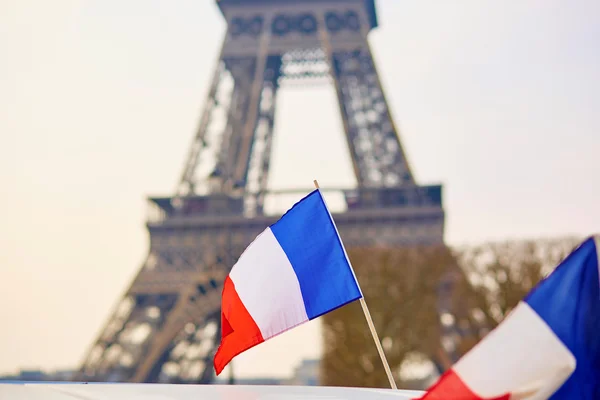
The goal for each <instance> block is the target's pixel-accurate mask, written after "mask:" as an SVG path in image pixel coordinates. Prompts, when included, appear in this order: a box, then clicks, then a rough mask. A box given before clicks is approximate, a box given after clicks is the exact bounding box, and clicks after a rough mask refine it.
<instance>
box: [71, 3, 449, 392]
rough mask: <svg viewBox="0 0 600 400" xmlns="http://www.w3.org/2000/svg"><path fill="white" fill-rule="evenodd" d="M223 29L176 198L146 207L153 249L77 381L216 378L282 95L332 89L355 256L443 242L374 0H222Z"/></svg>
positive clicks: (438, 210)
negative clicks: (229, 302)
mask: <svg viewBox="0 0 600 400" xmlns="http://www.w3.org/2000/svg"><path fill="white" fill-rule="evenodd" d="M218 5H219V7H220V9H221V11H222V13H223V15H224V17H225V19H226V21H227V32H226V35H225V39H224V41H223V46H222V48H221V52H220V55H219V59H218V62H217V65H216V68H215V72H214V77H213V79H212V84H211V86H210V89H209V93H208V96H207V99H206V104H205V108H204V111H203V113H202V116H201V120H200V124H199V128H198V130H197V133H196V135H195V136H194V139H193V142H192V145H191V147H190V151H189V155H188V157H187V160H186V162H185V166H184V169H183V173H182V176H181V179H180V181H179V184H178V186H177V189H176V193H175V195H174V196H172V197H165V198H150V199H149V202H150V205H151V207H152V209H153V214H152V216H151V217H150V219H149V221H148V223H147V228H148V231H149V234H150V249H149V253H148V256H147V258H146V260H145V262H144V263H143V266H142V268H141V270H140V271H139V273H138V275H137V276H136V278H135V279H134V281H133V282H132V284H131V286H130V287H129V288H128V289H127V291H126V292H125V294H124V296H123V298H122V299H121V301H120V303H119V304H118V306H117V307H116V309H115V310H114V312H113V315H112V317H111V318H110V319H109V321H108V322H107V323H106V325H105V326H104V328H103V330H102V331H101V333H100V335H99V337H98V338H97V339H96V341H95V342H94V344H93V346H92V347H91V349H90V350H89V352H88V353H87V354H86V356H85V359H84V361H83V363H82V365H81V368H80V370H79V373H78V374H77V376H76V377H75V378H76V379H77V380H87V381H129V382H172V383H209V382H212V381H213V380H214V373H213V368H212V357H213V355H214V352H215V351H216V347H217V346H218V342H219V336H220V335H219V331H220V319H219V317H220V295H221V286H222V282H223V280H224V278H225V277H226V275H227V274H228V272H229V270H230V268H231V267H232V265H233V264H234V263H235V260H236V259H237V258H238V257H239V255H240V254H241V252H242V251H243V250H244V249H245V248H246V246H247V245H248V244H249V243H250V242H251V241H252V240H253V239H254V237H256V235H258V234H259V233H260V232H261V231H262V230H264V229H265V227H266V226H268V225H269V224H271V223H273V222H274V221H275V220H276V218H277V216H274V215H267V214H266V213H265V210H264V204H265V198H266V196H267V195H269V193H270V192H268V190H267V178H268V173H269V167H270V160H271V145H272V142H273V134H274V130H273V126H274V118H275V106H276V98H277V93H278V91H279V90H280V89H281V88H282V87H283V86H285V85H286V84H290V83H291V82H295V81H302V82H305V81H306V80H313V81H314V80H317V81H318V80H325V81H328V82H330V83H331V84H333V86H334V88H335V92H336V94H337V99H338V102H339V109H340V112H341V115H342V121H343V127H344V133H345V137H346V140H347V144H348V150H349V152H350V154H351V159H352V165H353V170H354V174H355V175H356V180H357V187H356V188H354V189H352V190H347V191H343V194H344V199H345V202H346V206H347V207H346V211H344V212H342V213H335V214H334V218H335V219H336V222H337V224H338V228H339V230H340V234H341V236H342V238H343V240H344V242H345V244H346V246H348V247H352V246H369V245H390V246H397V245H411V244H434V245H435V244H443V231H444V211H443V208H442V193H441V186H418V185H417V184H416V183H415V180H414V177H413V174H412V173H411V170H410V167H409V164H408V161H407V158H406V156H405V154H404V151H403V148H402V145H401V143H400V140H399V136H398V131H397V129H396V128H395V125H394V121H393V119H392V117H391V113H390V110H389V107H388V105H387V102H386V99H385V96H384V92H383V88H382V86H381V82H380V79H379V76H378V74H377V69H376V66H375V62H374V60H373V56H372V53H371V49H370V47H369V43H368V40H367V36H368V33H369V32H370V31H371V30H372V29H373V28H374V27H376V26H377V18H376V14H375V4H374V0H370V1H368V0H294V1H285V0H221V1H219V2H218Z"/></svg>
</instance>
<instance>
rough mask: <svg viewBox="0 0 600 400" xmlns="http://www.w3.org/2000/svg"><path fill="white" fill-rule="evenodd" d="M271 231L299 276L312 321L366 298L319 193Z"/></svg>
mask: <svg viewBox="0 0 600 400" xmlns="http://www.w3.org/2000/svg"><path fill="white" fill-rule="evenodd" d="M270 228H271V231H272V232H273V235H274V236H275V238H276V239H277V241H278V242H279V245H280V246H281V248H282V249H283V251H284V252H285V254H286V255H287V257H288V259H289V261H290V263H291V264H292V267H293V268H294V272H295V273H296V276H297V277H298V281H299V282H300V290H301V292H302V297H303V299H304V306H305V308H306V314H307V315H308V318H309V319H314V318H317V317H319V316H320V315H323V314H325V313H327V312H330V311H332V310H334V309H336V308H338V307H341V306H343V305H345V304H347V303H349V302H352V301H354V300H357V299H360V298H361V297H362V296H361V292H360V289H359V287H358V283H357V282H356V279H355V277H354V273H353V272H352V269H351V266H350V264H349V262H348V259H347V258H346V255H345V252H344V249H343V247H342V243H341V240H340V238H339V236H338V234H337V231H336V229H335V226H334V225H333V221H332V219H331V216H330V214H329V211H328V210H327V208H326V206H325V202H324V201H323V198H322V196H321V193H320V191H319V190H315V191H313V192H311V193H310V194H309V195H308V196H306V197H305V198H303V199H302V200H300V201H299V202H298V203H296V204H295V205H294V207H292V208H291V209H290V210H289V211H288V212H287V213H285V214H284V216H283V217H281V219H280V220H279V221H277V222H276V223H275V224H273V225H271V227H270Z"/></svg>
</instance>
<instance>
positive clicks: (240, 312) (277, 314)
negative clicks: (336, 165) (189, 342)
mask: <svg viewBox="0 0 600 400" xmlns="http://www.w3.org/2000/svg"><path fill="white" fill-rule="evenodd" d="M360 298H362V293H361V291H360V288H359V286H358V283H357V281H356V277H355V276H354V271H353V270H352V267H351V265H350V263H349V261H348V258H347V256H346V252H345V250H344V247H343V245H342V241H341V239H340V237H339V235H338V232H337V229H336V227H335V224H334V222H333V219H332V217H331V214H330V212H329V210H328V208H327V206H326V204H325V201H324V199H323V197H322V195H321V192H320V191H319V190H318V189H317V190H315V191H313V192H311V193H310V194H309V195H307V196H306V197H305V198H303V199H302V200H300V201H299V202H298V203H296V204H295V205H294V206H293V207H292V208H291V209H290V210H289V211H288V212H286V213H285V214H284V215H283V217H281V219H279V221H277V222H276V223H275V224H273V225H271V226H270V227H268V228H267V229H265V230H264V231H263V232H262V233H261V234H260V235H259V236H258V237H257V238H256V239H255V240H254V241H253V242H252V243H251V244H250V245H249V246H248V248H246V250H245V251H244V253H243V254H242V255H241V256H240V258H239V260H238V261H237V263H236V264H235V265H234V266H233V268H232V269H231V272H230V273H229V276H228V277H227V278H226V279H225V284H224V287H223V294H222V298H221V344H220V346H219V349H218V350H217V353H216V354H215V357H214V368H215V371H216V373H217V375H218V374H220V373H221V371H222V370H223V368H224V367H225V366H226V365H227V364H228V363H229V362H230V361H231V360H232V359H233V358H234V357H235V356H236V355H238V354H240V353H242V352H243V351H245V350H248V349H250V348H251V347H254V346H256V345H257V344H259V343H262V342H264V341H265V340H268V339H270V338H272V337H274V336H277V335H279V334H281V333H283V332H285V331H287V330H289V329H291V328H294V327H296V326H298V325H300V324H303V323H304V322H307V321H310V320H312V319H315V318H317V317H319V316H320V315H323V314H325V313H327V312H330V311H332V310H334V309H336V308H339V307H341V306H343V305H345V304H347V303H350V302H352V301H354V300H358V299H360Z"/></svg>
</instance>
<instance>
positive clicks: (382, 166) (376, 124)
mask: <svg viewBox="0 0 600 400" xmlns="http://www.w3.org/2000/svg"><path fill="white" fill-rule="evenodd" d="M357 17H358V21H357V28H356V29H361V30H362V34H361V35H360V36H359V37H360V39H359V40H356V41H355V43H354V44H353V45H352V46H348V44H347V42H346V41H344V39H345V38H344V36H343V35H344V32H339V31H338V29H337V24H336V21H344V20H346V21H344V22H346V25H347V26H352V21H350V19H349V17H348V16H347V15H343V14H340V15H337V14H335V13H331V12H330V13H326V14H325V15H324V16H322V18H321V20H320V22H321V24H320V25H319V37H320V40H321V44H322V48H323V50H324V52H325V55H326V59H327V62H328V64H329V69H330V74H331V76H332V77H333V83H334V86H335V89H336V93H337V98H338V103H339V106H340V111H341V113H342V120H343V123H344V130H345V133H346V139H347V143H348V147H349V150H350V152H351V154H352V160H353V167H354V172H355V175H356V177H357V179H358V184H359V186H364V187H382V186H383V187H386V186H387V187H394V186H398V185H403V184H411V185H414V179H413V176H412V173H411V170H410V166H409V164H408V160H407V158H406V154H405V153H404V151H403V148H402V145H401V143H400V140H399V137H398V134H399V132H398V130H397V129H396V126H395V123H394V120H393V118H392V115H391V112H390V110H389V106H388V103H387V100H386V98H385V94H384V91H383V87H382V85H381V81H380V79H379V74H378V72H377V68H376V66H375V61H374V60H373V55H372V53H371V48H370V46H369V43H368V41H367V25H368V24H367V21H366V19H367V16H366V14H364V13H359V14H358V15H357ZM361 17H362V19H361ZM359 27H360V28H359Z"/></svg>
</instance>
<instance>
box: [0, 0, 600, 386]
mask: <svg viewBox="0 0 600 400" xmlns="http://www.w3.org/2000/svg"><path fill="white" fill-rule="evenodd" d="M250 3H253V2H250ZM367 3H368V2H367ZM376 5H377V15H378V18H379V25H380V26H379V27H377V28H375V29H373V30H372V31H371V33H369V35H368V40H369V43H370V46H371V51H372V53H373V59H374V61H375V63H376V65H377V70H378V72H379V78H380V80H381V84H382V86H383V90H384V91H385V94H386V98H387V105H388V107H389V109H390V111H391V114H392V118H393V120H394V122H395V124H396V128H397V130H398V134H399V136H400V141H401V144H402V147H403V149H404V153H405V155H406V158H407V159H408V163H409V164H410V168H411V170H412V173H413V175H414V178H415V180H416V181H417V182H418V184H420V185H436V184H440V183H441V184H442V185H443V210H444V224H443V243H438V242H436V243H433V245H431V244H430V245H427V246H425V245H423V244H422V243H421V244H415V245H411V246H397V245H388V246H353V248H352V249H351V251H349V256H350V258H351V260H352V261H353V264H354V267H355V270H356V272H357V276H358V279H359V281H360V282H361V286H362V287H363V291H364V293H365V297H366V300H367V302H368V303H369V307H370V308H371V311H372V313H373V317H374V320H375V323H376V326H377V329H378V331H379V333H380V337H382V338H383V339H382V340H383V344H384V348H385V349H386V352H387V354H388V357H389V360H390V363H391V364H393V365H392V367H393V369H394V371H395V375H396V378H397V380H398V383H399V386H403V387H407V388H408V387H410V388H423V387H426V386H427V385H429V384H430V383H431V382H432V380H433V379H435V377H436V376H438V375H439V373H440V372H441V371H443V370H444V369H445V368H447V367H448V366H449V364H448V363H449V362H451V361H452V360H454V358H455V357H458V356H460V354H464V352H465V351H466V350H467V349H468V348H470V347H471V346H472V345H473V344H474V343H476V342H477V340H479V339H480V338H481V337H482V336H483V335H485V334H486V333H487V332H489V330H490V329H492V328H493V327H494V326H495V325H496V324H497V323H498V322H499V321H500V320H501V319H502V317H503V316H504V315H505V314H506V313H507V312H509V311H510V309H511V307H512V306H514V305H515V304H516V302H517V301H518V300H519V299H520V298H521V297H522V296H523V295H524V294H525V293H527V291H528V290H529V289H530V288H531V287H532V286H533V285H535V283H537V282H538V281H539V280H540V279H541V278H542V277H543V276H545V274H547V273H548V272H549V271H551V269H552V268H553V267H554V266H556V264H557V263H558V262H559V261H560V260H561V259H562V257H564V256H565V255H566V254H567V253H568V252H569V251H570V250H571V249H572V248H573V247H574V246H576V245H577V244H578V243H579V241H580V240H581V239H582V238H583V237H585V236H587V235H589V234H591V233H594V232H597V231H598V224H599V221H600V208H598V206H597V205H598V199H599V198H600V185H598V183H597V182H598V179H597V177H598V176H600V166H599V165H600V163H599V161H598V156H597V153H598V151H599V150H600V135H598V132H599V131H600V117H599V116H598V113H597V112H596V111H597V109H598V108H599V107H600V76H599V75H598V72H597V71H598V70H599V69H600V54H599V53H598V52H597V51H595V50H596V47H597V44H596V42H597V38H598V37H600V24H598V18H599V17H600V3H598V2H595V1H592V0H580V1H576V2H569V3H567V2H561V1H529V2H520V3H517V2H513V3H502V4H500V3H494V2H491V1H486V2H481V1H474V0H473V1H471V0H465V1H462V2H460V3H445V2H434V1H419V2H411V1H405V0H378V1H377V3H376ZM271 7H275V8H276V7H277V5H271ZM0 31H1V34H0V53H1V54H2V58H1V60H2V61H1V62H0V110H1V111H0V165H1V168H0V182H1V183H2V187H3V189H4V190H3V195H2V196H1V197H0V209H1V210H2V224H1V225H0V302H1V304H3V305H4V306H3V307H2V308H1V311H0V313H1V314H0V317H1V321H2V329H1V330H0V374H3V375H5V379H33V380H46V379H47V380H70V379H74V378H73V377H74V376H76V374H75V373H76V372H77V371H78V369H79V368H80V366H81V364H82V362H83V360H84V359H85V357H86V352H87V351H88V350H89V348H90V345H91V344H93V342H94V341H95V340H96V337H97V336H98V335H99V332H101V330H102V329H103V326H104V325H105V323H106V322H107V321H108V320H109V319H110V318H111V315H112V314H113V309H114V308H115V305H116V304H117V303H118V302H119V299H121V298H122V297H123V296H124V293H125V292H126V291H127V288H128V286H129V285H130V284H131V283H132V281H133V280H134V279H135V278H136V276H137V275H138V272H139V271H140V267H141V266H142V265H145V264H144V263H146V255H147V253H148V249H149V238H150V236H149V234H148V230H147V226H146V225H145V224H146V221H147V218H148V216H149V215H148V207H147V206H148V204H147V201H146V198H147V197H148V196H155V195H157V196H172V195H174V193H175V191H176V184H177V179H178V178H179V176H180V174H181V169H182V168H183V166H184V161H185V160H186V157H187V154H188V150H189V147H190V141H192V138H193V136H194V132H195V131H196V129H197V127H198V121H199V119H200V117H201V115H202V112H203V107H204V106H205V105H206V104H205V103H206V96H207V95H206V94H207V92H208V91H209V87H210V85H211V82H212V76H213V70H214V66H215V64H216V63H217V60H218V59H219V52H220V48H221V45H222V42H223V38H224V36H225V34H226V21H225V18H224V17H223V14H222V12H221V10H220V9H219V7H218V6H217V4H216V2H215V1H212V0H210V1H209V0H182V1H179V2H177V3H170V2H163V1H158V0H145V1H138V0H130V1H127V2H123V1H116V0H115V1H113V0H103V1H99V0H90V1H86V2H80V1H75V0H56V1H53V2H51V3H50V2H44V1H39V0H38V1H34V0H18V1H17V0H3V1H1V2H0ZM290 86H291V87H282V88H281V90H280V91H279V93H278V95H277V100H276V101H277V107H276V119H275V120H276V123H275V129H274V132H275V133H274V137H273V143H272V153H271V154H272V156H271V164H270V170H269V171H270V172H269V176H268V188H269V190H273V191H277V190H283V189H297V190H299V193H295V194H293V195H288V196H280V197H278V198H272V199H271V200H269V202H268V203H267V206H266V211H265V212H266V213H269V214H270V215H278V213H281V212H282V211H284V210H286V209H288V208H289V207H291V206H292V205H293V203H294V201H296V200H297V199H298V198H299V197H301V195H302V193H306V191H308V190H311V187H312V181H313V179H318V180H319V183H320V184H321V186H322V187H335V188H339V187H341V188H353V187H356V186H357V178H356V176H355V175H354V172H353V168H352V160H351V155H350V152H349V151H348V146H347V143H346V139H345V137H344V124H343V121H342V117H341V114H340V109H339V105H338V102H337V99H336V92H335V90H334V87H333V85H331V84H326V85H314V84H312V83H310V82H306V83H300V84H294V85H290ZM303 191H304V192H303ZM336 199H337V200H336ZM340 199H341V197H339V196H338V197H337V198H336V197H332V202H331V207H332V209H333V210H334V211H336V212H340V213H341V212H343V211H344V210H345V208H344V207H345V205H344V204H343V201H341V200H340ZM264 226H266V225H264ZM264 226H263V228H264ZM261 230H262V229H261ZM343 235H344V234H343V233H342V236H343ZM348 235H350V233H349V234H348ZM375 235H378V233H375ZM248 243H249V241H248ZM246 244H247V243H246ZM192 245H193V244H192ZM240 246H241V248H243V247H244V245H243V243H240ZM236 251H238V250H236ZM238 252H239V251H238ZM232 257H233V255H232ZM226 264H227V262H226ZM230 266H231V261H229V267H230ZM374 271H376V272H377V273H374ZM449 271H450V272H449ZM449 281H451V282H452V288H451V289H448V290H449V293H448V294H441V292H440V291H443V290H444V284H443V283H444V282H449ZM440 282H442V284H440ZM440 299H444V300H443V301H442V300H440ZM440 301H442V302H443V304H442V305H440ZM446 308H452V309H453V310H454V311H453V312H451V313H450V312H444V310H445V309H446ZM457 310H458V311H457ZM448 327H454V328H452V329H453V330H452V332H453V333H450V334H449V333H448V332H447V329H449V328H448ZM368 335H369V333H368V330H367V327H366V323H365V322H364V317H363V316H362V314H361V311H360V308H359V307H358V306H357V305H355V304H352V305H350V306H348V307H344V308H343V309H340V310H338V311H336V312H334V313H331V314H329V315H326V316H325V317H323V318H321V319H319V320H316V321H313V322H310V323H307V324H305V325H303V326H301V327H299V328H297V329H295V330H293V331H290V332H288V333H286V334H285V335H282V336H280V337H277V338H275V339H273V340H271V341H269V342H267V343H265V344H263V345H261V346H259V347H256V348H254V349H252V350H250V351H248V352H246V353H244V354H242V355H241V356H239V357H238V358H237V359H236V360H235V362H234V373H233V371H229V370H228V371H227V373H226V374H225V376H224V377H220V378H219V379H220V380H217V381H218V382H227V381H229V382H230V383H273V384H277V383H286V384H307V385H314V384H327V385H352V386H383V387H385V386H386V385H387V380H386V377H385V374H384V373H383V368H382V367H381V363H380V361H379V360H378V358H377V352H376V349H375V347H374V345H373V343H372V341H369V340H371V338H370V336H368ZM452 335H454V336H456V335H458V336H460V338H459V339H456V340H453V339H452V337H453V336H452ZM449 354H450V355H451V356H449ZM232 380H233V381H232Z"/></svg>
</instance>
